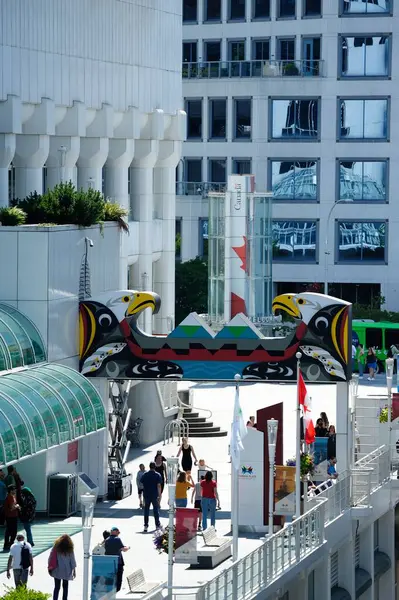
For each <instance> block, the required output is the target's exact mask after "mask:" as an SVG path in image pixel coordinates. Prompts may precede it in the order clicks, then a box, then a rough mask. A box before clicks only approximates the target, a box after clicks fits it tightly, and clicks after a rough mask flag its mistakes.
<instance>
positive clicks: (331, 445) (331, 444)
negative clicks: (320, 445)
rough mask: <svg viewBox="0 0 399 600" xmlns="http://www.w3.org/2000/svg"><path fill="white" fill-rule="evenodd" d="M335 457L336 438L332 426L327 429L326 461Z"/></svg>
mask: <svg viewBox="0 0 399 600" xmlns="http://www.w3.org/2000/svg"><path fill="white" fill-rule="evenodd" d="M335 456H337V436H336V433H335V427H334V425H330V427H329V428H328V440H327V460H330V458H333V457H335Z"/></svg>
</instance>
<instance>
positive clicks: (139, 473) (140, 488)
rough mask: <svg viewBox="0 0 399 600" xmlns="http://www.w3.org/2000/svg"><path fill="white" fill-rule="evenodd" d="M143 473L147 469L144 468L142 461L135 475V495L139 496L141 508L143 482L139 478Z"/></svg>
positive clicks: (141, 506)
mask: <svg viewBox="0 0 399 600" xmlns="http://www.w3.org/2000/svg"><path fill="white" fill-rule="evenodd" d="M144 473H147V471H146V470H145V466H144V465H143V463H141V465H139V470H138V471H137V475H136V485H137V495H138V497H139V506H140V508H143V484H142V483H141V478H142V477H143V475H144Z"/></svg>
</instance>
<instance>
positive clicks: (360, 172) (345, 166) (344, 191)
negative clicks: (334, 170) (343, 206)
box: [339, 160, 387, 202]
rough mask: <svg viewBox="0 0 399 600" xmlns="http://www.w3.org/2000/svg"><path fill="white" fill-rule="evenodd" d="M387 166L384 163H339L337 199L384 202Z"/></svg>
mask: <svg viewBox="0 0 399 600" xmlns="http://www.w3.org/2000/svg"><path fill="white" fill-rule="evenodd" d="M386 177H387V165H386V162H385V161H350V160H341V161H340V162H339V197H340V199H341V200H353V201H355V202H356V201H357V202H385V201H386V185H387V181H386Z"/></svg>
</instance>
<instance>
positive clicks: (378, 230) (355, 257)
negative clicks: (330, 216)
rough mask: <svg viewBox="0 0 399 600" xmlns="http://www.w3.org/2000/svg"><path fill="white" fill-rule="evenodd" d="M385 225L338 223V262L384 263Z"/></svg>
mask: <svg viewBox="0 0 399 600" xmlns="http://www.w3.org/2000/svg"><path fill="white" fill-rule="evenodd" d="M385 234H386V223H385V221H382V222H381V221H380V222H378V221H377V222H370V223H367V222H351V221H349V222H343V221H340V222H339V223H338V260H339V261H350V262H359V261H362V262H384V261H385V242H386V238H385Z"/></svg>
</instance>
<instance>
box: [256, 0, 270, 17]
mask: <svg viewBox="0 0 399 600" xmlns="http://www.w3.org/2000/svg"><path fill="white" fill-rule="evenodd" d="M252 18H253V19H270V0H252Z"/></svg>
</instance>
